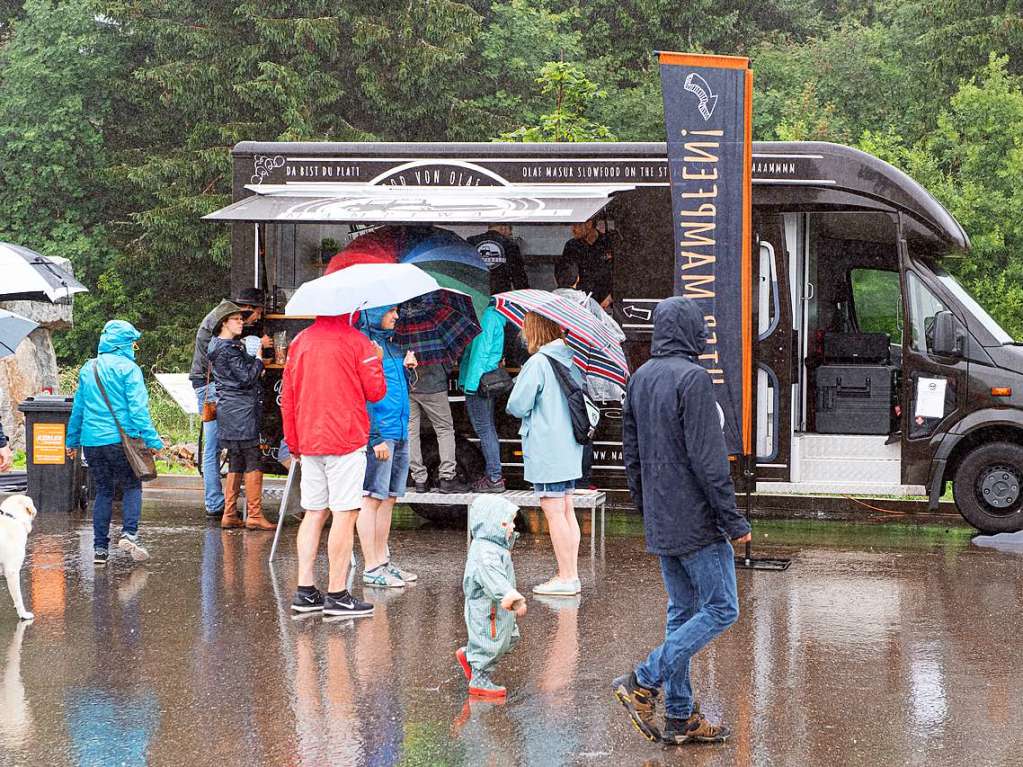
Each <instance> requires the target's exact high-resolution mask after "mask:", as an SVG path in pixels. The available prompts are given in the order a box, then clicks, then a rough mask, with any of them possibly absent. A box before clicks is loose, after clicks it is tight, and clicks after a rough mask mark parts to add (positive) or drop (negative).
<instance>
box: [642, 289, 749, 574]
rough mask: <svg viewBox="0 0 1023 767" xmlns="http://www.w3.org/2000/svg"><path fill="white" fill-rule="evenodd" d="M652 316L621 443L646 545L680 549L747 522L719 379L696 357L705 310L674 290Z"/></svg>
mask: <svg viewBox="0 0 1023 767" xmlns="http://www.w3.org/2000/svg"><path fill="white" fill-rule="evenodd" d="M653 321H654V332H653V339H652V341H651V343H650V353H651V357H650V359H649V360H647V362H645V363H644V364H643V365H642V366H640V368H639V370H637V371H636V372H635V374H634V375H633V376H632V378H631V379H630V380H629V386H628V390H627V392H626V395H625V404H624V407H623V412H622V447H623V452H624V457H625V470H626V477H627V479H628V483H629V490H630V492H631V493H632V498H633V501H635V503H636V506H637V508H638V509H639V510H640V511H641V512H642V514H643V528H644V531H645V533H646V544H647V551H649V552H650V553H652V554H658V555H662V556H679V557H683V556H687V555H689V554H691V553H694V552H696V551H698V550H699V549H701V548H703V547H705V546H708V545H710V544H712V543H717V542H719V541H721V540H724V539H734V538H739V537H742V536H743V535H745V534H746V533H748V532H749V530H750V527H749V524H748V523H747V522H746V520H745V519H744V518H743V516H742V515H741V514H740V513H739V512H738V510H737V509H736V503H735V489H734V487H733V485H732V478H731V475H730V473H729V467H728V453H727V449H726V447H725V438H724V434H723V433H722V431H721V421H720V418H719V416H718V408H717V401H716V400H715V397H714V384H713V383H712V382H711V378H710V376H709V375H708V374H707V372H706V371H705V370H704V369H703V367H702V366H701V365H700V364H699V360H698V356H699V355H700V354H701V353H703V350H704V349H705V348H706V341H707V328H706V325H705V323H704V320H703V313H702V312H701V311H700V309H699V307H698V306H697V305H696V303H695V302H694V301H692V300H691V299H689V298H684V297H681V296H676V297H673V298H668V299H665V300H664V301H661V302H660V303H659V304H658V305H657V308H656V309H655V310H654V315H653Z"/></svg>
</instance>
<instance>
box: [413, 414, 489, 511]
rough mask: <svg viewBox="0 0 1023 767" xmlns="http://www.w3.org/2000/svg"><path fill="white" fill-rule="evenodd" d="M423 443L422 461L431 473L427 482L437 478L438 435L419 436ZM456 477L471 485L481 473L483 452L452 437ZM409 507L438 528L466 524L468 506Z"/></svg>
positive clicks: (432, 504)
mask: <svg viewBox="0 0 1023 767" xmlns="http://www.w3.org/2000/svg"><path fill="white" fill-rule="evenodd" d="M421 438H422V445H423V463H424V464H426V471H427V473H428V474H429V476H430V480H429V481H430V484H431V485H432V484H433V483H434V482H436V480H437V469H438V467H439V466H440V452H439V451H438V450H437V438H436V437H435V436H434V435H433V434H432V433H423V434H422V435H421ZM455 464H456V465H457V471H456V474H455V477H456V478H457V479H459V480H460V481H462V482H465V483H466V484H472V483H473V482H475V481H476V480H477V479H479V478H480V477H482V476H483V467H484V461H483V453H482V452H480V449H479V448H478V447H477V446H476V445H474V444H473V443H472V442H470V441H469V440H467V439H464V438H462V437H458V436H456V437H455ZM409 508H411V509H412V511H414V512H415V513H416V514H418V515H419V516H420V517H422V518H423V519H425V520H426V521H427V522H432V523H433V524H435V525H437V526H438V527H465V525H466V519H467V515H468V513H469V511H468V507H467V506H464V505H457V506H455V505H450V506H449V505H446V504H438V503H412V504H409Z"/></svg>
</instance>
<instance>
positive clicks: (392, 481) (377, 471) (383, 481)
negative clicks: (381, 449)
mask: <svg viewBox="0 0 1023 767" xmlns="http://www.w3.org/2000/svg"><path fill="white" fill-rule="evenodd" d="M384 442H386V443H387V447H388V449H389V450H390V452H391V455H390V456H389V457H388V459H387V460H386V461H380V460H378V459H377V457H376V453H374V452H373V446H372V445H369V446H368V447H367V448H366V479H365V480H364V481H363V483H362V494H363V496H366V495H368V496H369V497H370V498H376V499H377V500H378V501H383V500H386V499H387V498H400V497H401V496H403V495H405V482H406V481H407V480H408V440H405V439H385V440H384ZM377 444H379V443H377Z"/></svg>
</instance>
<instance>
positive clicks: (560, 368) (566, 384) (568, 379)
mask: <svg viewBox="0 0 1023 767" xmlns="http://www.w3.org/2000/svg"><path fill="white" fill-rule="evenodd" d="M541 354H543V352H541ZM543 356H544V357H545V358H546V359H547V361H548V362H549V363H550V365H551V370H552V371H554V377H555V378H557V379H558V386H560V387H561V391H562V393H563V394H564V395H565V397H566V398H568V397H570V396H571V395H572V393H573V392H575V391H578V390H579V389H580V388H582V387H580V386H579V384H577V383H576V382H575V381H573V380H572V375H571V373H569V371H568V368H566V367H565V366H564V365H562V364H561V363H560V362H558V361H557V360H555V359H552V358H551V357H549V356H548V355H546V354H544V355H543Z"/></svg>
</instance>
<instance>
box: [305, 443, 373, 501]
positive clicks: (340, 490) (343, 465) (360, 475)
mask: <svg viewBox="0 0 1023 767" xmlns="http://www.w3.org/2000/svg"><path fill="white" fill-rule="evenodd" d="M365 476H366V448H362V449H360V450H356V451H355V452H353V453H348V454H347V455H303V456H302V485H301V487H302V508H303V509H305V510H306V511H322V510H323V509H330V510H331V511H357V510H358V509H359V507H360V506H362V481H363V479H364V478H365Z"/></svg>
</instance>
